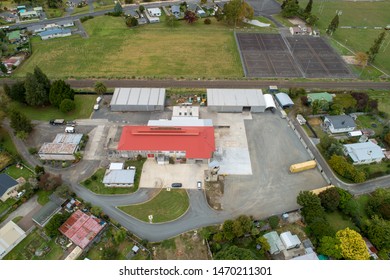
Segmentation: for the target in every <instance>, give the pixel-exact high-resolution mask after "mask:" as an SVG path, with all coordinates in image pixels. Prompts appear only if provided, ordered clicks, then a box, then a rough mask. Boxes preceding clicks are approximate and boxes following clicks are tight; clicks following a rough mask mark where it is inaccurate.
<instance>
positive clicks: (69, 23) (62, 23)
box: [56, 20, 74, 28]
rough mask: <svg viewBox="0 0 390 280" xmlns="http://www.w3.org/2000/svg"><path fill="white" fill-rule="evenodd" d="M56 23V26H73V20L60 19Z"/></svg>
mask: <svg viewBox="0 0 390 280" xmlns="http://www.w3.org/2000/svg"><path fill="white" fill-rule="evenodd" d="M56 24H57V26H58V27H62V28H65V27H72V26H74V22H73V20H60V21H57V22H56Z"/></svg>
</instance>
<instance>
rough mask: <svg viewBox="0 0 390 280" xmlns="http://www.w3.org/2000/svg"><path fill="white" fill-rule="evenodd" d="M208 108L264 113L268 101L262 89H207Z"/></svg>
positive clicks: (230, 111) (221, 110)
mask: <svg viewBox="0 0 390 280" xmlns="http://www.w3.org/2000/svg"><path fill="white" fill-rule="evenodd" d="M207 107H208V110H210V111H213V112H221V113H228V112H229V113H239V112H243V111H248V112H252V113H262V112H264V111H265V109H266V102H265V99H264V96H263V92H262V90H261V89H214V88H213V89H207Z"/></svg>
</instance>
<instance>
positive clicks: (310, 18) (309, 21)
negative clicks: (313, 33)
mask: <svg viewBox="0 0 390 280" xmlns="http://www.w3.org/2000/svg"><path fill="white" fill-rule="evenodd" d="M319 20H320V19H319V17H317V16H316V15H313V14H310V15H308V16H307V18H306V23H307V24H309V25H315V24H316V23H317V22H318V21H319Z"/></svg>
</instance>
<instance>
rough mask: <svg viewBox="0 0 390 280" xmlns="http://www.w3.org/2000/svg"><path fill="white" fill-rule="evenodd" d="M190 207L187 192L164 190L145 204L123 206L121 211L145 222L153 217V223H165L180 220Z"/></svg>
mask: <svg viewBox="0 0 390 280" xmlns="http://www.w3.org/2000/svg"><path fill="white" fill-rule="evenodd" d="M188 207H189V199H188V195H187V192H186V191H185V190H177V189H171V190H170V191H167V190H166V189H162V190H161V191H160V192H159V193H158V195H156V196H155V197H154V198H152V199H151V200H149V201H147V202H145V203H141V204H135V205H129V206H121V207H119V209H120V210H122V211H124V212H126V213H127V214H129V215H130V216H133V217H135V218H137V219H139V220H141V221H144V222H149V218H148V216H149V215H153V223H163V222H169V221H172V220H175V219H177V218H179V217H180V216H182V215H183V214H184V213H185V212H186V211H187V209H188Z"/></svg>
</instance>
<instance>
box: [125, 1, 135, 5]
mask: <svg viewBox="0 0 390 280" xmlns="http://www.w3.org/2000/svg"><path fill="white" fill-rule="evenodd" d="M133 3H134V0H125V4H133Z"/></svg>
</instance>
